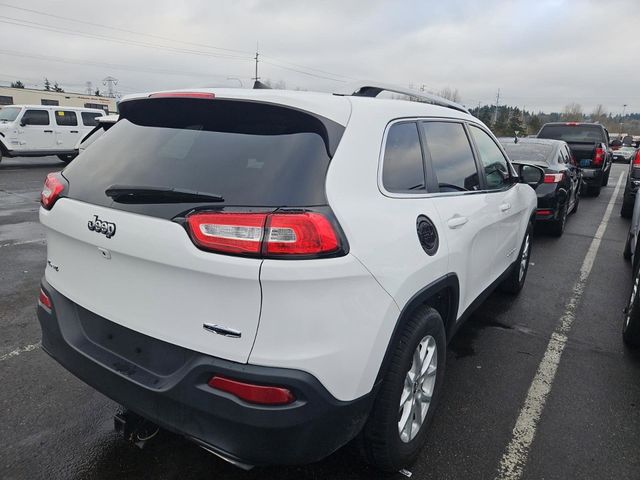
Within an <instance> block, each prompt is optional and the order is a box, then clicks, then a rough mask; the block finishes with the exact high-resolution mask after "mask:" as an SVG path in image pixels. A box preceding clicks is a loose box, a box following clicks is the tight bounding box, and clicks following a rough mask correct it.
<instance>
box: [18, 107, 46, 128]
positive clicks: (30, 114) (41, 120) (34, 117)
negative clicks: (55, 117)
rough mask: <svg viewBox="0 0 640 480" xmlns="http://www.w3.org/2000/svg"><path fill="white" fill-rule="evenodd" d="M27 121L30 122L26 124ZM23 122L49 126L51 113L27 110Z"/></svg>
mask: <svg viewBox="0 0 640 480" xmlns="http://www.w3.org/2000/svg"><path fill="white" fill-rule="evenodd" d="M25 120H28V121H27V122H25ZM22 122H24V123H28V124H29V125H49V112H48V111H47V110H27V111H26V112H24V115H23V116H22Z"/></svg>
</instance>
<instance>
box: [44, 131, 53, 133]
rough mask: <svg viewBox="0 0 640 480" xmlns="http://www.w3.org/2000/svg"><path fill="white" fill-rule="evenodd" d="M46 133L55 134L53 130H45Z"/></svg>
mask: <svg viewBox="0 0 640 480" xmlns="http://www.w3.org/2000/svg"><path fill="white" fill-rule="evenodd" d="M44 133H53V130H45V131H44Z"/></svg>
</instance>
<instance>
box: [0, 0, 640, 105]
mask: <svg viewBox="0 0 640 480" xmlns="http://www.w3.org/2000/svg"><path fill="white" fill-rule="evenodd" d="M6 1H7V3H9V4H11V5H14V6H19V7H22V8H28V9H34V10H39V11H44V12H48V13H51V14H54V15H58V16H62V17H70V18H76V19H81V20H85V21H86V22H91V23H95V24H104V25H110V26H114V27H118V28H121V29H125V30H131V31H136V32H144V33H146V34H150V35H155V36H159V37H167V38H172V39H176V40H180V41H182V42H191V43H190V44H185V43H178V42H174V41H167V40H163V39H160V38H156V37H147V36H137V35H134V34H131V33H127V32H123V31H115V30H109V29H104V28H100V27H97V26H92V25H88V24H81V23H76V22H69V21H66V20H63V19H60V18H53V17H50V16H42V15H37V14H35V13H33V12H25V11H22V10H15V9H12V8H8V7H6V6H2V4H0V81H1V82H6V81H8V80H15V79H22V80H23V81H24V82H26V83H27V84H28V85H34V84H39V85H42V82H43V77H44V76H47V77H48V78H49V79H51V80H57V81H58V82H60V83H61V84H62V85H63V86H64V87H66V88H67V89H68V90H78V91H81V90H82V89H83V87H84V83H85V82H86V81H92V82H93V84H94V86H95V87H98V86H100V87H101V86H102V85H101V83H100V81H101V79H102V78H104V77H106V76H107V75H113V76H115V77H117V78H118V79H119V85H118V88H119V89H120V91H121V92H122V93H131V92H135V91H140V90H153V89H161V88H176V87H188V86H199V85H221V84H226V85H233V84H236V85H237V80H227V77H238V78H241V79H242V81H243V82H244V84H245V85H248V84H249V82H250V80H249V79H250V77H251V76H252V75H253V62H252V60H251V57H252V55H253V52H254V51H255V48H256V42H258V41H259V44H260V51H261V54H262V55H263V60H264V62H263V63H261V64H260V75H261V76H262V77H264V78H270V79H271V80H273V81H278V80H284V81H285V82H286V84H287V86H288V87H300V88H306V89H319V90H326V91H330V90H331V89H333V88H336V87H337V86H339V85H340V82H338V81H333V80H329V79H328V78H333V79H335V80H348V79H349V78H367V79H376V80H380V81H386V82H393V83H399V84H404V85H408V84H413V85H416V86H419V85H422V84H424V85H426V86H427V88H429V89H432V90H439V89H441V88H443V87H446V86H450V87H453V88H457V89H458V90H459V91H460V93H461V95H462V98H463V101H464V102H465V103H466V104H468V105H477V103H478V102H480V103H483V104H486V103H491V102H493V99H494V96H495V92H496V90H497V89H498V88H500V89H501V94H502V101H503V102H506V103H508V104H514V105H520V106H523V105H524V106H526V107H527V108H528V109H532V110H538V109H542V110H547V111H549V110H560V109H562V107H563V106H564V105H565V104H567V103H568V102H578V103H581V104H582V105H583V106H584V107H585V110H586V111H589V109H591V108H592V107H593V106H594V105H595V104H598V103H602V104H604V105H605V106H606V108H607V109H608V110H609V111H612V112H618V111H620V110H621V109H622V104H624V103H626V104H628V105H629V107H628V109H627V111H640V93H639V92H638V89H637V86H636V85H637V80H636V77H637V75H638V73H639V72H638V70H639V69H638V67H637V65H636V59H635V58H634V54H635V53H636V52H637V50H638V47H639V46H640V40H638V35H637V32H636V28H637V25H638V20H640V13H638V9H637V3H636V1H633V0H628V1H625V0H616V1H609V2H596V1H587V0H584V1H580V0H574V1H569V0H565V1H562V0H542V1H536V0H529V1H517V0H514V1H498V0H486V1H471V0H468V1H460V0H455V1H447V2H442V1H438V2H436V1H417V0H416V1H399V2H389V1H383V0H370V1H360V0H358V1H345V0H342V1H337V0H326V1H316V2H305V1H293V0H277V1H276V0H262V1H260V0H236V1H225V2H211V1H205V0H194V1H189V2H175V1H168V0H159V1H154V2H149V1H147V2H133V1H124V0H112V1H110V2H109V3H103V2H102V3H100V4H98V3H97V2H81V1H45V0H33V1H30V2H17V1H16V0H6ZM24 22H34V23H28V24H26V23H24ZM16 23H19V24H21V25H20V26H19V25H15V24H16ZM37 24H38V25H37ZM26 25H28V27H27V26H26ZM58 29H63V30H64V31H65V32H66V33H61V32H59V31H52V30H58ZM83 35H84V36H83ZM87 35H88V36H90V37H91V36H99V37H108V38H110V39H111V41H106V40H105V39H104V38H88V37H87ZM116 41H117V42H116ZM118 42H120V43H118ZM132 43H134V44H132ZM142 43H143V44H147V45H146V46H143V45H141V44H142ZM194 44H202V45H213V46H218V47H221V48H223V49H230V50H232V51H229V50H222V49H220V50H217V49H211V48H208V47H205V46H201V45H194ZM152 45H153V46H155V48H150V47H151V46H152ZM160 47H163V48H162V49H161V48H160ZM167 49H169V50H167ZM171 49H174V50H175V49H177V50H179V51H170V50H171ZM184 50H189V51H190V52H189V53H188V52H185V51H184ZM7 53H12V54H13V55H8V54H7ZM69 62H73V63H69ZM283 67H287V68H288V69H287V68H283ZM294 70H299V71H304V72H306V73H301V72H296V71H294Z"/></svg>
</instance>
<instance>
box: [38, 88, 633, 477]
mask: <svg viewBox="0 0 640 480" xmlns="http://www.w3.org/2000/svg"><path fill="white" fill-rule="evenodd" d="M383 91H389V92H392V93H398V94H403V95H408V96H410V97H414V98H418V99H420V100H422V102H404V101H398V100H392V99H382V98H376V97H377V96H378V94H379V93H381V92H383ZM119 109H120V116H119V117H117V118H116V117H105V118H102V119H100V121H99V123H98V125H96V126H95V128H94V129H93V130H92V132H90V133H89V134H87V135H86V136H85V137H84V138H83V139H82V141H81V142H80V143H79V145H78V151H79V153H80V155H79V156H78V158H77V160H75V161H73V162H71V163H70V164H69V165H68V166H67V167H66V168H65V169H64V170H63V171H62V172H56V173H51V174H49V175H48V176H47V179H46V181H45V185H44V188H43V191H42V195H41V209H40V221H41V223H42V224H43V226H44V228H45V230H46V235H47V266H46V267H45V274H44V278H43V279H42V283H41V290H40V293H39V299H38V310H37V315H38V319H39V322H40V325H41V328H42V347H43V349H44V350H45V351H46V352H47V353H49V354H50V355H51V356H52V357H53V358H54V359H56V360H57V361H58V362H59V363H60V364H61V365H63V366H64V367H65V368H66V369H67V370H69V371H70V372H71V373H73V374H74V375H76V376H77V377H79V378H80V379H82V380H83V381H84V382H86V383H87V384H89V385H91V386H93V387H94V388H96V389H97V390H99V391H101V392H102V393H104V394H105V395H107V396H108V397H110V398H112V399H113V400H115V401H116V402H118V403H120V404H121V405H123V407H124V413H122V414H120V415H118V416H117V425H119V426H120V428H121V429H123V430H125V431H127V432H129V433H132V436H133V437H138V438H148V437H150V436H152V435H149V429H150V425H151V426H152V427H151V430H153V428H160V427H163V428H167V429H169V430H171V431H174V432H177V433H179V434H182V435H184V436H185V437H186V438H188V439H189V440H191V441H193V442H194V443H196V444H198V445H200V446H201V447H203V448H205V449H206V450H208V451H210V452H213V453H215V454H216V455H218V456H220V457H221V458H223V459H225V460H227V461H229V462H231V463H233V464H235V465H237V466H240V467H242V468H250V467H251V466H253V465H266V464H297V463H308V462H313V461H317V460H319V459H321V458H323V457H326V456H327V455H329V454H331V453H332V452H334V451H335V450H337V449H338V448H340V447H341V446H343V445H345V444H346V443H347V442H349V441H351V440H354V439H355V440H356V441H357V442H358V443H359V444H360V446H361V450H362V452H363V454H364V456H365V459H366V460H367V461H368V462H370V463H371V464H372V465H374V466H375V467H377V468H379V469H381V470H384V471H397V470H398V469H400V468H403V467H405V466H407V465H408V464H410V463H411V462H413V461H414V460H415V459H416V458H417V456H418V454H419V452H420V449H421V448H422V446H423V444H424V442H425V439H426V433H427V430H428V427H429V424H430V422H431V420H432V418H433V416H434V414H435V409H436V406H437V403H438V400H439V398H440V396H441V393H442V388H443V385H444V367H445V358H446V351H447V346H448V343H449V341H450V340H451V338H452V337H453V336H454V334H455V332H456V331H457V330H458V329H459V328H460V326H461V325H462V324H463V322H464V321H465V320H466V319H467V318H468V317H469V316H470V315H471V313H472V312H473V311H474V310H475V309H476V308H477V307H478V305H480V304H481V302H482V301H483V300H484V299H485V298H486V297H487V296H488V295H489V294H490V293H491V292H493V291H494V290H495V289H497V288H499V289H501V290H502V291H504V292H506V293H508V294H512V295H517V294H518V293H519V292H520V291H521V290H522V288H523V286H524V284H525V281H526V277H527V272H528V267H529V259H530V256H531V249H532V231H533V227H534V224H535V223H536V222H537V221H541V222H545V223H547V224H548V225H549V227H550V229H551V231H552V233H553V234H555V235H558V236H560V235H562V232H563V231H564V228H565V224H566V220H567V216H568V215H569V214H570V213H571V212H575V211H576V210H577V209H578V205H579V202H580V196H581V191H582V190H584V189H585V188H586V190H587V192H588V193H591V194H593V195H597V194H599V192H600V188H601V186H603V185H606V184H607V181H608V178H609V172H610V168H611V161H612V155H611V152H610V150H609V142H608V137H607V133H606V130H604V129H603V128H602V127H601V126H600V125H597V124H585V123H563V124H547V125H545V126H543V128H542V129H541V131H540V134H539V138H533V139H517V141H516V140H515V139H501V140H498V139H496V138H495V137H494V136H493V135H492V133H491V132H490V130H489V129H488V128H487V127H486V126H485V125H484V124H483V123H482V122H480V121H479V120H478V119H477V118H475V117H473V116H471V115H470V114H469V112H468V111H467V110H466V108H464V107H463V106H460V105H458V104H456V103H453V102H451V101H448V100H445V99H443V98H439V97H436V96H433V95H430V94H426V93H424V92H415V91H408V90H406V89H402V88H398V87H393V86H389V85H380V84H375V83H367V84H361V85H358V86H355V87H351V88H350V89H348V90H345V91H343V92H338V93H337V94H334V95H329V94H319V93H311V92H283V91H278V92H273V91H270V90H255V91H247V90H238V89H220V90H209V89H205V90H197V91H193V90H189V91H178V92H156V93H151V94H141V95H133V96H129V97H126V98H125V99H123V100H122V102H121V103H120V105H119ZM96 172H100V174H99V175H96ZM584 183H586V185H587V186H586V187H585V188H583V184H584ZM87 271H91V272H100V274H99V275H86V272H87ZM634 301H635V300H634ZM134 412H135V413H134ZM140 425H144V429H145V431H144V434H142V435H134V434H136V432H139V429H140V428H141V427H140Z"/></svg>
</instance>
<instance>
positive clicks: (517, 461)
mask: <svg viewBox="0 0 640 480" xmlns="http://www.w3.org/2000/svg"><path fill="white" fill-rule="evenodd" d="M623 177H624V172H622V173H620V178H619V179H618V183H617V184H616V188H615V189H614V190H613V195H612V196H611V199H610V200H609V204H608V205H607V209H606V210H605V212H604V216H603V217H602V221H601V222H600V225H599V226H598V230H596V234H595V236H594V238H593V240H592V241H591V245H590V246H589V250H588V251H587V254H586V255H585V257H584V261H583V262H582V267H581V268H580V275H579V277H578V280H577V281H576V284H575V285H574V287H573V295H572V296H571V299H570V300H569V301H568V302H567V305H566V307H565V311H564V314H563V315H562V317H561V318H560V321H559V322H558V326H557V327H556V329H555V331H554V332H553V334H552V335H551V339H550V340H549V344H548V345H547V350H546V351H545V352H544V356H543V357H542V361H541V362H540V365H539V366H538V371H537V372H536V375H535V377H534V378H533V382H532V383H531V386H530V387H529V392H528V393H527V398H526V399H525V401H524V405H523V406H522V409H521V410H520V414H519V415H518V419H517V420H516V425H515V427H514V428H513V433H512V437H511V441H510V442H509V445H508V446H507V449H506V451H505V452H504V455H503V456H502V460H501V461H500V466H499V468H498V475H497V476H496V479H497V480H517V479H519V478H521V477H522V473H523V470H524V467H525V465H526V463H527V457H528V456H529V450H530V449H531V444H532V443H533V439H534V437H535V434H536V429H537V427H538V422H539V421H540V416H541V415H542V410H543V408H544V405H545V403H546V401H547V397H548V395H549V392H550V391H551V386H552V385H553V380H554V378H555V375H556V371H557V370H558V364H559V363H560V359H561V357H562V352H563V351H564V347H565V345H566V343H567V335H568V334H569V331H570V330H571V326H572V325H573V322H574V320H575V318H576V309H577V307H578V303H579V302H580V299H581V297H582V294H583V293H584V287H585V285H586V283H587V279H588V278H589V274H590V273H591V268H592V267H593V262H594V260H595V259H596V255H597V253H598V248H600V242H601V241H602V237H603V236H604V232H605V231H606V229H607V224H608V223H609V219H610V218H611V212H612V211H613V206H614V204H615V201H616V199H617V198H618V192H619V191H620V186H621V185H622V179H623Z"/></svg>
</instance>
